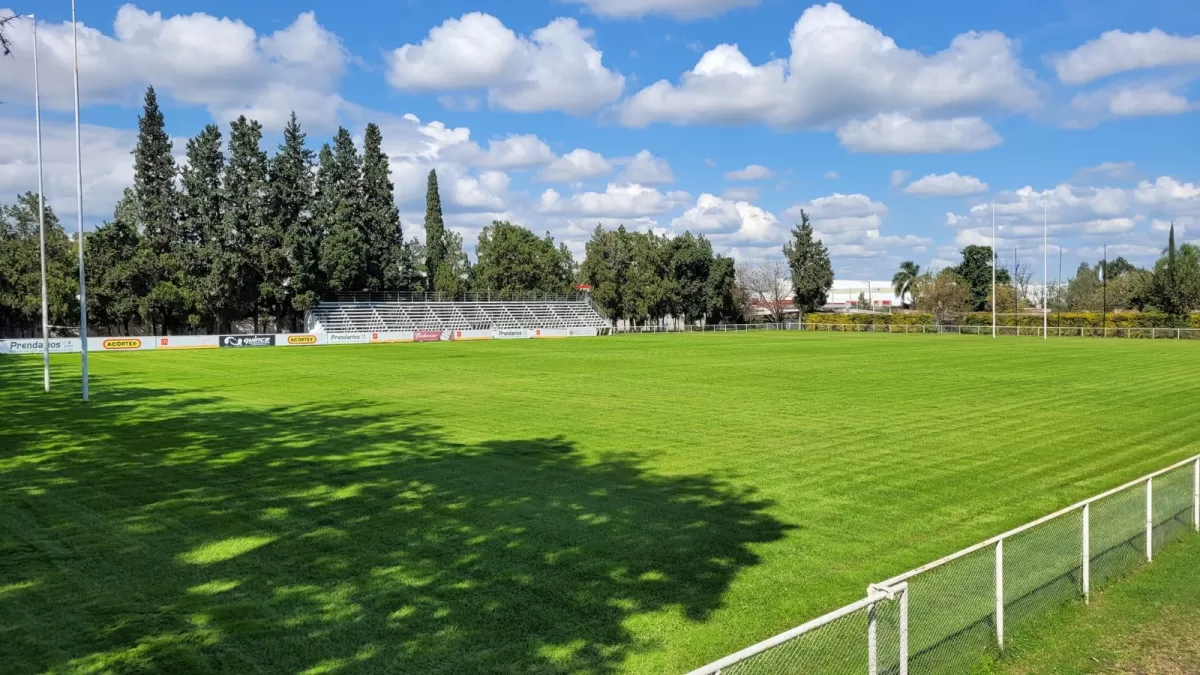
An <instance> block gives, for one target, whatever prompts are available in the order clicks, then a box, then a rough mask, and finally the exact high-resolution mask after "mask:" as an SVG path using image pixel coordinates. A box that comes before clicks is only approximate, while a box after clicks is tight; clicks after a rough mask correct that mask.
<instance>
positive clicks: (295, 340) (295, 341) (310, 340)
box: [288, 335, 317, 345]
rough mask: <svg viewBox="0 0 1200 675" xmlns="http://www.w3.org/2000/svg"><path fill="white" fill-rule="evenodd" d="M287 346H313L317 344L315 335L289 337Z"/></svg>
mask: <svg viewBox="0 0 1200 675" xmlns="http://www.w3.org/2000/svg"><path fill="white" fill-rule="evenodd" d="M288 344H289V345H315V344H317V336H316V335H289V336H288Z"/></svg>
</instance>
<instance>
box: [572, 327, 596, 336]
mask: <svg viewBox="0 0 1200 675" xmlns="http://www.w3.org/2000/svg"><path fill="white" fill-rule="evenodd" d="M599 334H600V330H599V329H597V328H568V329H567V337H596V336H597V335H599Z"/></svg>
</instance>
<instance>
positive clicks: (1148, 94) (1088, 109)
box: [1071, 84, 1196, 119]
mask: <svg viewBox="0 0 1200 675" xmlns="http://www.w3.org/2000/svg"><path fill="white" fill-rule="evenodd" d="M1071 105H1072V106H1073V107H1074V108H1075V109H1076V110H1078V111H1080V112H1082V113H1084V114H1085V115H1087V116H1088V117H1089V118H1091V119H1098V118H1102V117H1106V116H1109V115H1111V116H1115V117H1145V116H1152V115H1178V114H1180V113H1184V112H1187V111H1188V110H1192V109H1194V108H1195V107H1196V106H1195V104H1193V103H1191V102H1190V101H1188V99H1187V97H1186V96H1183V95H1181V94H1178V93H1175V92H1173V91H1171V90H1170V88H1168V87H1166V86H1163V85H1161V84H1140V85H1129V86H1123V87H1116V88H1111V89H1101V90H1099V91H1091V92H1087V93H1083V94H1078V95H1076V96H1075V98H1073V99H1072V100H1071Z"/></svg>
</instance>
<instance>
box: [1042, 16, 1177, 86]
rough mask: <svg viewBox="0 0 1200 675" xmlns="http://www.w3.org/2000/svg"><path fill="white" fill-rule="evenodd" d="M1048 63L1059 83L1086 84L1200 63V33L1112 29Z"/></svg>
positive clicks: (1156, 29) (1053, 58)
mask: <svg viewBox="0 0 1200 675" xmlns="http://www.w3.org/2000/svg"><path fill="white" fill-rule="evenodd" d="M1050 62H1051V64H1052V65H1053V66H1054V70H1055V72H1056V73H1057V74H1058V79H1059V80H1061V81H1062V82H1064V83H1066V84H1085V83H1087V82H1091V81H1093V80H1098V79H1100V78H1102V77H1108V76H1109V75H1116V74H1118V73H1125V72H1129V71H1132V70H1142V69H1146V68H1159V67H1162V66H1177V65H1183V64H1188V63H1200V35H1193V36H1190V37H1184V36H1181V35H1170V34H1168V33H1164V32H1163V31H1161V30H1159V29H1158V28H1155V29H1152V30H1149V31H1147V32H1144V33H1126V32H1125V31H1121V30H1111V31H1108V32H1107V33H1104V34H1103V35H1101V36H1100V37H1098V38H1096V39H1095V40H1092V41H1090V42H1086V43H1084V44H1083V45H1081V46H1079V47H1077V48H1076V49H1074V50H1072V51H1070V52H1067V53H1066V54H1060V55H1058V56H1054V57H1052V58H1051V59H1050Z"/></svg>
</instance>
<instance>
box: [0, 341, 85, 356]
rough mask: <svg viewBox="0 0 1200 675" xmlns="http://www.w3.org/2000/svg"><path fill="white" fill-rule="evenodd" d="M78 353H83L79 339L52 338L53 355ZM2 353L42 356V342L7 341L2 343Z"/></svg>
mask: <svg viewBox="0 0 1200 675" xmlns="http://www.w3.org/2000/svg"><path fill="white" fill-rule="evenodd" d="M78 351H81V346H80V343H79V338H50V353H51V354H73V353H75V352H78ZM0 353H4V354H41V353H42V341H41V340H40V339H37V338H30V339H28V340H5V341H4V342H0Z"/></svg>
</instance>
